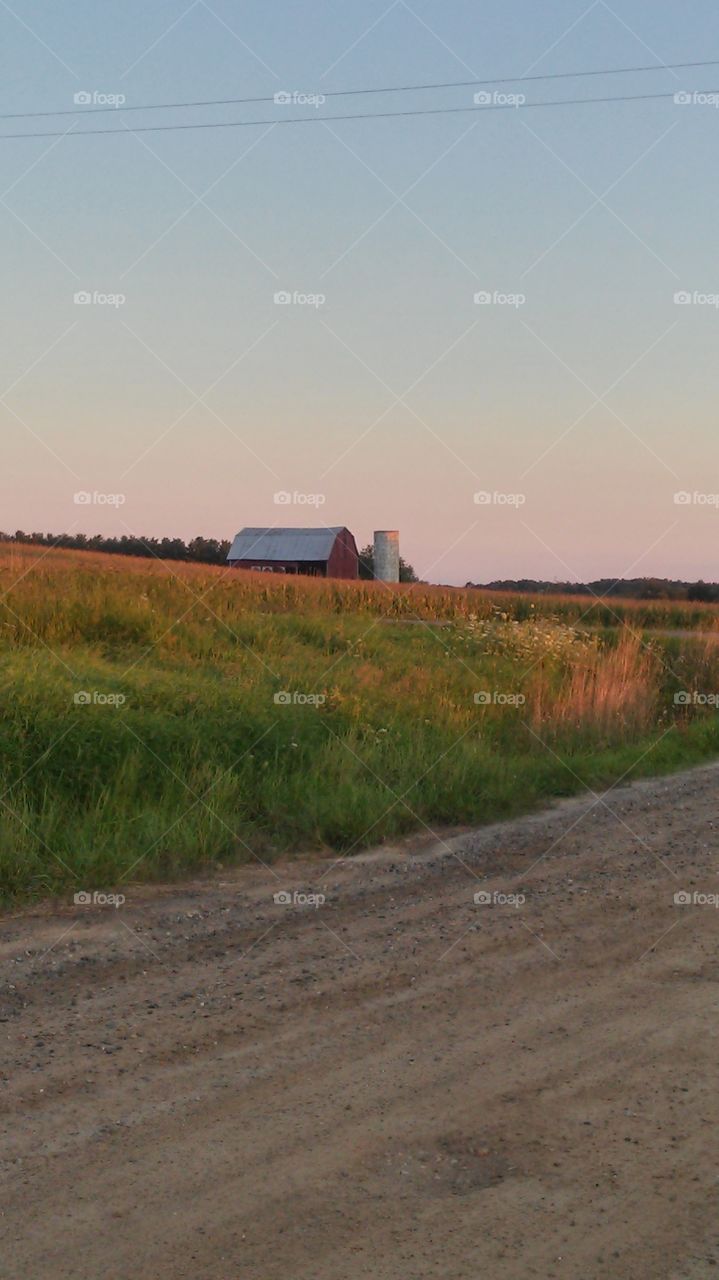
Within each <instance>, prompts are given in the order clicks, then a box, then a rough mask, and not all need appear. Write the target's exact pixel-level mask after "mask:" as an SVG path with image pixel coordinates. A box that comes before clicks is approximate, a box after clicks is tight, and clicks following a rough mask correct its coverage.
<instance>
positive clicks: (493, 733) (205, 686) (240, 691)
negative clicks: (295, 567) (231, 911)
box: [0, 548, 719, 897]
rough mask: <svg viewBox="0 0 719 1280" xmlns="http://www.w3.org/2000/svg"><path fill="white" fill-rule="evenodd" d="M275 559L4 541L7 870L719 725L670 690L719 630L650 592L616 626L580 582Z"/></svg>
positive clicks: (488, 813) (275, 845) (476, 788)
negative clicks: (449, 584) (291, 567)
mask: <svg viewBox="0 0 719 1280" xmlns="http://www.w3.org/2000/svg"><path fill="white" fill-rule="evenodd" d="M268 579H269V575H253V574H244V573H239V572H236V571H231V572H225V573H223V571H221V570H216V569H212V568H206V567H203V566H194V565H193V566H180V567H179V568H178V567H177V566H175V565H172V566H167V565H162V564H160V563H155V562H148V561H146V560H142V561H137V562H129V563H128V561H127V560H126V559H125V558H124V557H122V558H121V557H118V559H117V560H113V558H111V557H105V556H93V555H91V554H87V553H81V552H49V553H47V552H45V553H39V552H38V550H37V549H36V548H22V549H21V550H18V549H15V548H12V549H10V550H3V552H2V554H1V555H0V595H2V593H4V596H3V598H2V603H0V893H1V894H3V895H4V896H6V897H9V896H13V895H27V894H40V893H48V892H57V891H62V892H64V891H67V890H68V889H71V888H72V889H78V888H91V887H93V886H96V887H108V886H110V885H115V884H117V883H118V882H119V881H123V882H127V881H129V882H132V881H133V880H135V879H140V878H151V877H161V876H169V875H176V874H180V873H181V872H182V871H184V870H186V869H188V868H191V867H197V866H201V865H206V864H216V863H217V862H218V861H222V862H224V861H225V860H238V859H251V858H253V857H260V858H262V859H263V860H266V859H268V858H270V859H271V858H272V857H274V856H275V855H276V854H277V853H279V852H283V851H289V850H293V849H304V848H323V847H324V848H328V849H336V850H339V851H344V852H352V851H354V850H356V849H359V848H362V847H363V846H365V845H368V844H372V843H376V842H378V841H380V840H383V839H392V838H394V837H397V836H399V835H401V834H403V833H405V832H408V831H410V830H412V829H416V828H418V827H419V828H420V829H423V828H424V826H430V827H434V826H436V825H437V824H462V823H476V822H482V821H486V820H489V819H492V818H496V817H502V816H509V815H511V814H513V813H517V812H520V811H521V810H524V809H527V808H530V807H531V806H532V805H535V804H538V803H540V802H541V801H542V800H543V799H546V797H548V796H553V795H565V794H569V793H570V792H572V791H574V790H576V789H577V788H578V787H580V786H581V785H582V784H583V783H586V784H588V785H591V786H596V785H599V784H601V783H602V782H604V781H610V780H612V779H613V778H616V777H618V776H620V775H621V774H622V773H624V771H625V770H627V769H629V768H631V767H632V766H633V765H635V764H636V763H637V762H640V763H639V766H638V767H639V768H640V769H641V770H642V771H648V770H651V769H659V768H669V767H675V766H677V765H679V764H681V763H682V762H685V761H689V760H694V759H700V758H703V757H704V756H706V755H708V754H710V753H712V752H715V751H716V750H717V748H719V733H718V732H717V724H716V718H715V716H714V715H712V714H710V713H708V712H707V711H705V710H703V709H702V708H695V707H693V706H692V707H689V708H684V707H679V708H676V707H675V704H674V693H675V692H676V691H677V690H678V689H691V688H702V689H707V690H709V689H713V688H715V687H716V688H719V656H718V655H719V646H717V645H714V644H713V643H709V642H708V641H698V640H696V641H695V640H688V639H681V638H679V637H674V638H672V637H668V638H666V639H663V638H661V637H660V635H659V630H660V628H661V627H662V626H663V625H665V624H666V623H667V621H668V619H667V617H666V614H665V612H659V613H657V612H655V610H656V606H646V610H647V612H646V613H645V612H644V609H645V606H642V609H641V610H638V611H637V612H636V613H632V611H631V610H630V609H626V607H625V611H626V612H627V613H628V614H631V619H632V621H631V624H630V625H628V626H626V627H624V628H619V629H614V630H613V631H612V632H607V633H606V634H605V633H599V632H596V631H593V630H591V628H589V627H588V626H586V623H587V620H586V619H584V620H583V621H582V623H581V625H580V626H576V625H574V624H576V622H577V621H578V619H579V618H580V617H581V614H582V611H583V610H585V609H586V608H587V603H586V601H584V600H582V601H581V602H578V601H562V600H559V601H554V602H550V601H548V600H546V599H543V600H542V601H540V602H535V601H528V600H527V601H524V602H523V601H522V598H521V597H519V598H518V597H512V598H511V600H510V599H507V600H504V599H498V598H496V597H494V596H493V595H489V594H486V595H485V594H482V593H479V592H475V591H452V590H450V589H442V588H431V587H426V586H415V587H408V588H405V587H403V588H399V589H393V590H387V589H385V588H384V587H382V586H381V584H374V583H361V584H351V583H336V582H322V581H320V582H318V581H303V580H291V581H282V580H279V579H276V578H272V579H271V580H268ZM611 608H612V610H613V609H614V605H613V604H612V606H611ZM661 610H665V606H663V605H662V606H661ZM649 615H651V618H652V625H653V628H654V639H652V640H651V643H650V644H648V643H647V637H646V636H645V637H642V636H641V634H639V628H640V627H644V626H645V625H649V624H647V617H648V616H649ZM695 615H696V618H695ZM697 618H698V619H699V620H700V622H701V625H700V623H699V621H697V620H696V619H697ZM691 619H694V621H693V622H692V621H691ZM715 620H716V612H715V611H713V610H712V609H711V607H708V608H707V607H704V608H702V607H697V608H696V609H695V608H694V607H692V608H691V609H688V610H687V611H686V616H684V617H682V619H681V623H680V624H679V625H676V626H675V627H674V628H673V629H676V630H680V631H686V630H689V629H691V627H692V626H693V627H695V628H696V629H700V630H701V631H710V630H711V628H712V626H713V625H714V624H715ZM81 693H85V694H87V695H88V696H89V701H85V700H82V701H78V700H77V699H78V695H79V694H81ZM280 694H289V695H290V700H289V702H287V700H286V699H280V700H279V701H277V700H276V699H277V697H278V695H280ZM313 699H316V700H313ZM668 729H669V732H667V730H668Z"/></svg>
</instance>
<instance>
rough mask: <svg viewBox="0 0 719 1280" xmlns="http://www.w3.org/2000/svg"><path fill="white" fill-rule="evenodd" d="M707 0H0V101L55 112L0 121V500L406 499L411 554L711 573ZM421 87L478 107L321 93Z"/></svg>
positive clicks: (153, 523)
mask: <svg viewBox="0 0 719 1280" xmlns="http://www.w3.org/2000/svg"><path fill="white" fill-rule="evenodd" d="M718 22H719V18H718V15H717V12H716V6H715V5H714V4H712V3H710V0H695V2H694V3H692V4H691V5H688V6H679V5H677V4H676V2H675V0H656V2H655V3H653V4H652V5H647V4H646V3H639V0H613V3H612V5H609V4H607V3H605V2H604V0H596V2H595V3H590V4H587V3H586V2H585V0H556V2H555V3H554V4H552V5H551V6H549V5H543V6H538V5H537V4H536V0H502V2H501V3H494V4H486V3H485V4H477V3H474V4H473V3H469V0H442V3H441V4H440V3H437V2H436V0H435V2H434V3H431V2H430V0H411V2H409V3H408V2H407V0H393V2H391V3H387V2H386V0H362V3H361V4H360V3H350V2H348V0H345V2H344V3H338V2H337V0H335V2H334V3H328V2H326V0H319V2H318V3H315V4H313V5H312V6H305V5H298V4H296V3H294V4H291V3H289V2H288V0H272V3H271V4H268V3H267V2H266V0H264V2H263V3H260V2H254V0H249V2H248V3H243V4H242V5H241V6H238V5H236V4H233V3H231V2H230V0H209V2H207V0H194V2H191V3H188V2H187V0H156V3H153V4H152V5H147V4H146V3H140V2H139V0H124V3H123V4H122V5H109V4H103V3H99V4H98V3H97V0H92V2H91V0H74V3H73V4H72V5H71V6H70V5H68V4H63V3H58V2H57V0H33V2H32V3H22V0H10V3H5V0H0V50H1V52H0V59H1V60H2V85H3V90H2V94H1V95H0V102H1V103H2V106H1V108H0V114H2V115H3V116H5V117H7V116H8V115H15V114H17V113H35V112H60V111H63V112H73V111H75V114H66V115H54V116H53V115H48V116H35V117H28V116H25V117H24V118H21V119H7V118H5V119H3V120H1V121H0V135H2V136H0V148H1V152H2V157H3V165H2V175H1V178H0V192H1V194H0V227H1V234H2V245H3V258H4V278H5V300H6V306H5V307H4V308H3V309H2V318H1V319H0V326H1V328H0V429H1V430H2V433H3V441H4V449H3V460H4V466H3V467H2V471H1V472H0V528H2V529H4V530H7V531H13V530H15V529H23V530H25V531H31V530H38V531H40V530H42V531H53V532H58V533H59V532H61V531H73V532H85V533H88V534H92V533H96V532H101V533H107V534H109V533H114V534H123V533H133V534H145V535H152V536H164V535H167V536H172V537H175V536H179V537H183V538H189V537H192V536H194V535H195V534H202V535H204V536H208V537H209V536H212V537H218V538H231V537H232V536H233V535H234V534H235V533H236V532H237V530H238V529H239V528H241V527H242V526H243V525H246V524H247V525H299V526H302V525H347V526H348V527H349V528H350V529H351V530H352V531H353V533H354V534H355V537H356V538H357V542H358V545H360V546H362V545H364V544H365V543H367V542H368V541H370V540H371V536H372V532H373V530H374V529H387V528H391V529H392V528H396V529H398V530H399V531H400V546H401V551H402V554H403V555H404V557H405V558H406V559H407V560H409V561H410V562H411V563H412V564H413V565H414V567H415V569H416V570H417V572H418V573H419V574H420V576H421V577H423V578H427V579H428V580H429V581H437V582H446V583H456V584H461V583H464V582H466V581H468V580H471V581H476V582H486V581H490V580H494V579H498V578H509V577H511V578H520V577H535V578H542V579H545V578H546V579H550V580H566V579H571V580H582V579H583V580H588V579H593V578H598V577H612V578H621V577H634V576H649V575H656V576H661V577H678V578H686V579H696V578H699V577H703V578H705V579H710V580H716V579H717V578H718V577H719V567H718V565H717V555H716V547H717V533H718V532H719V496H718V495H719V467H718V466H717V421H716V419H717V403H718V396H717V391H718V390H719V361H717V358H716V353H717V339H718V337H719V306H718V305H717V304H718V303H719V263H718V262H717V254H716V227H717V212H718V197H719V190H718V187H719V167H718V166H717V163H716V154H717V152H716V139H717V130H718V129H719V108H718V107H717V105H716V102H719V93H718V94H717V96H716V101H714V102H713V101H712V100H711V97H710V98H709V99H708V100H707V99H706V94H707V93H709V94H711V93H712V92H713V91H714V90H715V89H716V90H719V66H717V67H714V68H712V67H706V68H694V69H691V70H680V71H671V70H667V69H666V67H665V64H666V63H676V62H690V61H696V60H699V59H702V58H703V59H711V58H712V57H715V58H719V33H718V31H717V27H718ZM635 66H652V67H656V68H657V70H655V71H652V72H651V73H638V72H637V73H633V74H630V75H607V76H598V77H594V78H587V79H575V80H572V79H565V80H558V81H555V82H552V81H531V82H530V81H528V82H525V83H524V84H522V83H508V84H503V85H500V86H492V87H491V89H486V90H485V92H491V93H494V94H497V93H510V94H511V93H514V94H515V95H516V94H519V95H520V96H521V95H524V98H525V100H526V104H529V103H534V102H539V101H542V100H544V101H553V100H556V99H566V98H581V97H584V98H588V97H601V96H609V95H616V94H642V93H657V94H659V93H664V94H667V95H669V96H668V97H666V98H658V99H654V100H643V101H638V102H636V101H635V102H624V103H614V104H610V103H595V104H586V105H568V106H565V107H546V108H531V107H529V106H528V105H525V106H522V107H515V106H510V107H508V109H502V110H490V111H487V110H482V109H481V106H480V107H478V108H476V109H475V103H474V94H475V93H476V92H478V90H481V85H479V86H478V85H477V84H472V83H469V84H464V85H463V86H462V87H454V88H447V89H442V90H435V91H432V92H427V91H414V92H405V93H401V94H391V93H386V94H381V95H364V96H359V97H340V98H332V97H331V96H329V97H328V96H326V95H328V94H329V93H330V91H336V90H341V89H348V88H349V89H355V88H370V89H371V88H381V87H384V86H391V85H412V84H423V83H437V82H442V83H445V82H448V81H449V82H456V81H465V82H473V81H474V82H478V81H481V80H483V79H497V78H502V77H507V78H508V77H515V78H520V77H526V76H527V75H533V76H539V75H550V74H554V73H559V72H576V71H589V70H603V69H606V68H619V67H635ZM702 92H703V93H704V94H705V97H704V98H702V96H701V94H702ZM278 93H282V94H289V95H294V98H293V100H291V101H290V102H289V104H283V103H276V102H274V101H269V102H262V103H249V104H244V105H241V104H238V105H235V106H220V107H213V108H201V109H194V110H191V109H188V108H182V109H173V110H166V111H154V112H150V111H142V110H134V111H123V110H121V109H118V107H117V106H116V107H115V109H114V110H113V111H112V112H109V113H106V114H102V113H100V114H95V113H92V112H91V111H89V110H88V99H89V106H90V107H92V106H93V105H94V106H98V105H108V103H110V104H113V103H114V104H117V103H119V104H120V106H133V107H140V106H143V105H145V106H146V105H148V104H152V103H163V102H165V103H167V102H188V101H192V100H207V99H218V98H222V99H226V98H249V97H258V98H261V97H266V98H267V97H269V98H270V99H273V98H274V95H275V94H278ZM302 94H307V95H314V98H312V97H311V99H310V101H309V102H308V103H303V102H302V101H301V100H300V99H298V98H297V95H302ZM675 94H681V95H684V96H687V95H688V96H689V98H690V101H688V102H686V101H675V100H674V95H675ZM76 95H80V100H79V102H78V101H76ZM322 95H325V99H326V100H325V101H324V103H323V102H321V101H319V98H321V96H322ZM492 103H494V104H495V105H500V104H502V105H503V100H499V99H492ZM435 107H461V108H466V107H469V108H472V111H461V112H455V113H448V114H444V115H428V116H417V115H415V116H408V117H402V118H399V119H394V120H392V119H386V118H382V119H377V120H374V121H373V120H368V119H361V120H356V121H351V120H335V121H331V120H330V119H329V117H330V116H333V115H347V114H352V113H366V112H391V111H400V110H412V109H424V110H427V109H428V108H435ZM300 116H310V117H311V118H312V121H311V123H302V122H300V123H286V122H287V121H292V120H293V118H294V119H295V120H296V119H297V117H300ZM240 120H241V121H250V122H254V121H258V122H265V123H258V124H254V123H251V124H249V125H248V126H247V127H244V126H243V127H238V128H224V129H202V130H178V131H175V132H141V130H142V129H143V128H146V127H147V126H149V125H157V124H160V123H173V122H174V123H190V122H192V121H202V122H211V121H240ZM100 128H103V129H116V130H120V133H119V135H108V134H99V135H98V136H96V137H82V136H80V135H82V134H83V133H86V132H87V131H88V130H92V129H100ZM57 132H60V133H62V134H63V135H64V136H61V137H37V138H34V139H31V138H28V137H27V136H23V137H20V138H18V137H8V136H7V135H9V134H18V133H20V134H23V135H27V134H30V133H48V134H49V133H57ZM3 139H4V140H3ZM288 499H289V500H288Z"/></svg>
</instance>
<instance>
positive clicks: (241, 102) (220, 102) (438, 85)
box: [0, 58, 719, 136]
mask: <svg viewBox="0 0 719 1280" xmlns="http://www.w3.org/2000/svg"><path fill="white" fill-rule="evenodd" d="M696 67H719V58H714V59H708V60H706V61H703V62H662V63H659V64H657V63H652V64H651V65H649V66H639V67H604V68H601V69H599V70H596V71H554V72H550V73H548V74H546V75H532V76H501V77H496V78H495V79H490V80H446V81H438V82H434V83H429V84H394V85H383V86H382V87H380V88H378V89H369V88H363V89H328V90H327V91H326V92H325V91H323V92H322V96H323V97H324V98H349V97H360V96H364V95H367V94H374V93H421V92H425V91H432V90H437V89H467V88H471V87H473V86H475V87H476V86H479V87H481V86H482V85H497V84H529V83H536V82H538V81H545V80H581V79H584V78H585V77H587V76H623V75H635V74H639V73H644V72H648V71H680V70H687V69H688V68H696ZM275 101H276V95H275V94H269V95H266V96H264V97H257V98H206V99H198V100H196V101H189V102H147V103H141V104H135V105H130V106H128V105H126V104H123V105H122V106H102V107H90V106H76V107H63V108H62V109H60V110H58V111H8V112H2V113H0V120H36V119H41V118H43V117H47V116H77V115H102V114H105V113H108V112H114V113H117V112H118V111H123V112H125V111H175V110H180V109H182V108H188V109H189V108H195V107H238V106H250V105H252V104H257V103H263V102H275ZM8 136H14V135H8Z"/></svg>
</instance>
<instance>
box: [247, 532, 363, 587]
mask: <svg viewBox="0 0 719 1280" xmlns="http://www.w3.org/2000/svg"><path fill="white" fill-rule="evenodd" d="M227 563H228V564H229V565H231V566H232V568H234V569H266V570H269V571H270V572H272V573H304V574H310V575H312V576H314V577H318V578H356V577H357V574H358V568H357V565H358V554H357V544H356V542H355V540H354V538H353V536H352V534H351V533H350V531H349V529H345V528H344V527H342V528H335V529H326V528H323V529H250V528H248V529H242V530H241V531H240V532H239V533H238V535H237V537H236V538H235V540H234V542H233V543H232V546H231V547H230V550H229V553H228V556H227Z"/></svg>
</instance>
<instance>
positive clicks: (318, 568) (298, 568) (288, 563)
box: [229, 559, 327, 577]
mask: <svg viewBox="0 0 719 1280" xmlns="http://www.w3.org/2000/svg"><path fill="white" fill-rule="evenodd" d="M229 564H230V568H231V569H271V570H273V572H275V573H299V574H311V573H312V572H315V573H316V574H317V575H318V576H320V577H325V575H326V571H327V564H326V562H325V561H324V560H317V561H316V562H315V563H314V565H313V567H312V568H310V566H309V565H308V564H306V563H303V562H301V561H299V560H255V559H251V560H230V562H229Z"/></svg>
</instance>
